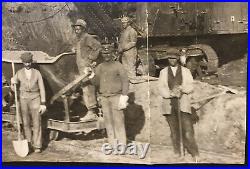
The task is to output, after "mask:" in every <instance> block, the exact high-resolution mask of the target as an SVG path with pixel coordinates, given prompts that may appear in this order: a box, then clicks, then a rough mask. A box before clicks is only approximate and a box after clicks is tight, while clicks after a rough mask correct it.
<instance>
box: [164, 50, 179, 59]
mask: <svg viewBox="0 0 250 169" xmlns="http://www.w3.org/2000/svg"><path fill="white" fill-rule="evenodd" d="M166 53H167V58H168V59H169V58H173V59H179V58H180V51H179V50H178V49H176V48H170V49H168V50H167V51H166Z"/></svg>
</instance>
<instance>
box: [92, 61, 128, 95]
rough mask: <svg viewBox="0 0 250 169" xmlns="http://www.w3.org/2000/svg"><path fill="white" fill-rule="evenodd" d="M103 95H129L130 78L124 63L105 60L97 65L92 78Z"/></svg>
mask: <svg viewBox="0 0 250 169" xmlns="http://www.w3.org/2000/svg"><path fill="white" fill-rule="evenodd" d="M92 83H94V84H95V85H96V86H97V87H98V89H99V93H100V94H101V95H102V96H112V95H117V94H123V95H127V94H128V90H129V80H128V76H127V73H126V71H125V69H124V68H123V66H122V64H121V63H120V62H117V61H111V62H104V63H101V64H100V65H98V66H97V68H96V70H95V77H94V79H93V80H92Z"/></svg>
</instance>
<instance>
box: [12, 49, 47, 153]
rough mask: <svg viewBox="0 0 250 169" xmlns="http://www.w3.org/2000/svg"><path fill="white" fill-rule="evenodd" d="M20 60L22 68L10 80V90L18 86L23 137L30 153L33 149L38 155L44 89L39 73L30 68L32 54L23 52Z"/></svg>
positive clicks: (44, 97) (44, 107)
mask: <svg viewBox="0 0 250 169" xmlns="http://www.w3.org/2000/svg"><path fill="white" fill-rule="evenodd" d="M21 60H22V63H23V66H24V68H22V69H20V70H19V71H17V72H16V74H15V76H14V77H13V78H12V79H11V88H12V90H14V85H15V84H16V85H18V91H19V92H18V94H19V101H20V108H21V113H22V118H23V127H24V135H25V138H26V139H27V140H28V142H29V146H30V151H33V150H32V149H34V151H35V152H36V153H40V152H41V150H42V124H41V115H42V114H43V113H44V112H45V111H46V105H45V102H46V96H45V87H44V83H43V78H42V75H41V73H40V72H39V71H38V70H36V69H34V68H32V62H33V54H32V53H30V52H25V53H23V54H22V55H21ZM31 126H33V127H31ZM32 128H33V130H32Z"/></svg>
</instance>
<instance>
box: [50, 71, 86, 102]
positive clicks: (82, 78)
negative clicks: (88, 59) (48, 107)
mask: <svg viewBox="0 0 250 169" xmlns="http://www.w3.org/2000/svg"><path fill="white" fill-rule="evenodd" d="M88 80H89V78H88V74H82V75H81V76H79V77H78V78H77V79H75V80H74V81H73V82H71V83H69V84H68V85H66V86H65V87H64V88H62V89H61V90H60V91H59V92H57V93H56V94H55V95H54V96H53V97H52V98H51V99H50V104H53V103H54V101H55V100H57V99H58V98H59V97H61V96H62V95H64V94H65V93H67V92H68V91H70V90H71V89H72V88H74V87H76V86H77V85H79V84H80V83H84V82H86V81H88Z"/></svg>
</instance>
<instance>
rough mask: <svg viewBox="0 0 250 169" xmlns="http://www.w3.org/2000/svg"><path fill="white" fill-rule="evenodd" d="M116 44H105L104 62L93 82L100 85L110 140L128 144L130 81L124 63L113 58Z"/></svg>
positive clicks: (96, 72) (97, 69) (99, 90)
mask: <svg viewBox="0 0 250 169" xmlns="http://www.w3.org/2000/svg"><path fill="white" fill-rule="evenodd" d="M113 52H114V46H113V45H110V44H104V45H103V48H102V52H101V53H102V56H103V59H104V62H103V63H101V64H99V65H98V66H97V67H96V70H95V77H94V78H93V79H92V83H93V84H95V85H96V86H97V87H98V92H99V94H100V98H101V99H100V100H101V102H100V103H101V106H102V111H103V116H104V121H105V127H106V130H107V135H108V140H109V143H110V144H113V143H114V141H115V140H118V141H119V143H123V144H126V141H127V138H126V131H125V122H124V114H123V110H124V109H125V108H126V106H127V101H128V96H127V95H128V90H129V81H128V76H127V73H126V70H125V69H124V68H123V66H122V64H121V63H120V62H118V61H114V59H113Z"/></svg>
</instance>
